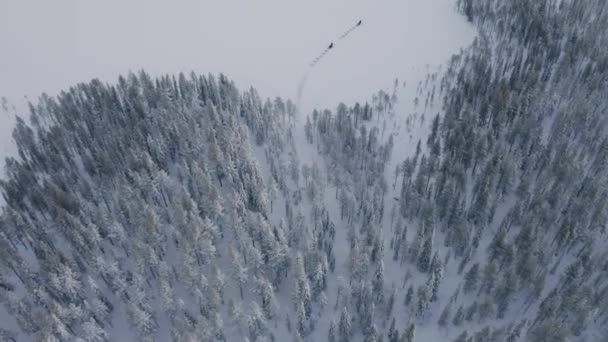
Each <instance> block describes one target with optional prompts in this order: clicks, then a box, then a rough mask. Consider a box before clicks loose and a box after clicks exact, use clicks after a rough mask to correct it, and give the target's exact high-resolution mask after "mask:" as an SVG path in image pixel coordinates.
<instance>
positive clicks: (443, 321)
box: [437, 301, 452, 327]
mask: <svg viewBox="0 0 608 342" xmlns="http://www.w3.org/2000/svg"><path fill="white" fill-rule="evenodd" d="M451 315H452V301H450V302H448V304H447V305H446V306H445V308H443V311H442V312H441V315H440V316H439V321H437V324H439V326H440V327H445V326H446V325H447V324H448V321H449V320H450V316H451Z"/></svg>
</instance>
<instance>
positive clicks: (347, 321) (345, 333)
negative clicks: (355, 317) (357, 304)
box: [339, 307, 352, 342]
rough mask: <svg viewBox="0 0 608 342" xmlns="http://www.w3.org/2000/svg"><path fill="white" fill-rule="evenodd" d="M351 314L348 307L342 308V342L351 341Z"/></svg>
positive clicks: (340, 333)
mask: <svg viewBox="0 0 608 342" xmlns="http://www.w3.org/2000/svg"><path fill="white" fill-rule="evenodd" d="M351 324H352V323H351V318H350V314H349V313H348V309H347V308H346V307H344V308H343V309H342V314H341V315H340V325H339V337H340V339H339V340H340V342H348V341H350V336H351V333H352V325H351Z"/></svg>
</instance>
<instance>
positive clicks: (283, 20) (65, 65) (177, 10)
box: [0, 0, 474, 160]
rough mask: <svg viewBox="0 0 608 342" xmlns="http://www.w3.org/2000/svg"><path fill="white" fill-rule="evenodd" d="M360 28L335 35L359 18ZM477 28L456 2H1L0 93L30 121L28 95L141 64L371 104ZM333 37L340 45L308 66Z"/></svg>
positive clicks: (2, 124) (0, 155) (4, 132)
mask: <svg viewBox="0 0 608 342" xmlns="http://www.w3.org/2000/svg"><path fill="white" fill-rule="evenodd" d="M359 20H362V21H363V25H362V26H361V27H359V28H358V29H356V30H355V31H354V32H352V34H350V35H349V36H348V37H347V38H346V39H344V40H340V41H338V37H339V36H340V35H341V34H342V33H344V31H346V30H347V29H348V28H349V27H352V26H353V25H354V24H356V23H357V21H359ZM473 35H474V29H473V27H472V26H471V25H469V24H467V23H466V22H465V20H464V18H463V17H462V16H461V15H459V14H458V13H457V12H456V11H455V1H453V0H335V1H322V0H309V1H284V0H259V1H246V0H224V1H210V0H202V1H201V0H178V1H157V0H153V1H147V0H137V1H128V2H124V1H120V0H108V1H102V2H97V1H95V2H93V1H91V2H82V1H73V0H58V1H52V2H47V1H37V0H6V1H2V2H0V46H2V55H1V56H0V75H2V77H0V97H6V98H7V99H8V101H9V103H10V104H14V105H16V106H17V109H18V112H19V113H20V115H21V116H22V117H25V118H27V117H28V116H29V114H28V113H27V112H26V108H27V107H26V106H25V102H26V101H25V100H24V96H27V98H28V99H30V100H35V99H36V98H37V97H38V96H39V95H40V94H41V93H43V92H46V93H48V94H49V95H56V94H58V93H59V92H60V91H61V90H62V89H66V88H68V87H70V86H72V85H74V84H76V83H78V82H86V81H88V80H90V79H92V78H99V79H100V80H102V81H104V82H112V83H113V82H115V81H116V80H117V77H118V75H120V74H126V73H128V72H129V71H134V72H136V71H138V70H141V69H144V70H146V71H147V72H148V73H150V74H151V75H153V76H158V75H162V74H167V73H169V74H174V73H177V72H180V71H181V72H190V71H194V72H196V73H204V74H206V73H209V72H211V73H220V72H222V73H224V74H226V75H227V76H228V77H229V78H231V79H233V80H234V81H235V82H236V84H237V85H238V87H239V88H240V89H247V88H248V87H249V86H253V87H255V88H256V89H258V91H259V92H260V93H261V95H262V97H274V96H282V97H286V98H291V99H293V100H294V101H295V100H296V92H297V87H298V84H299V83H300V82H301V80H302V78H303V76H304V75H305V74H306V73H307V72H309V71H310V73H309V75H308V79H307V82H306V86H305V89H304V91H303V95H302V101H301V108H302V110H303V111H304V112H309V111H310V110H311V109H312V108H314V107H323V108H325V107H330V108H331V107H335V106H336V105H337V104H338V103H339V102H344V103H347V104H352V103H354V102H355V101H361V102H362V101H365V100H368V99H369V98H370V96H371V94H372V93H374V92H376V91H377V90H379V89H381V88H387V87H389V86H391V85H392V82H393V80H394V79H395V78H399V80H400V81H407V82H408V83H409V84H413V83H414V82H416V81H417V80H419V79H420V78H421V77H423V75H424V74H425V73H426V66H433V67H434V66H436V65H439V64H442V63H444V62H445V61H446V60H447V59H448V57H449V56H450V55H451V54H453V53H456V52H457V51H458V49H459V48H461V47H464V46H466V45H468V44H469V43H470V41H471V40H472V37H473ZM330 42H334V44H335V47H334V48H333V49H332V50H331V51H330V52H329V53H328V54H327V55H326V56H325V57H324V58H323V59H322V60H321V61H320V62H319V63H318V64H317V66H316V67H315V68H314V69H313V70H309V69H308V68H309V67H308V66H309V63H310V62H311V61H312V60H313V59H314V58H315V57H317V56H318V55H319V54H320V53H321V52H322V51H323V50H324V49H325V48H327V46H328V45H329V43H330ZM13 118H14V111H12V110H9V111H8V113H7V111H3V113H2V115H0V159H2V160H4V157H5V156H7V155H14V152H15V149H14V147H12V145H13V142H12V138H11V135H10V132H11V131H12V126H13V124H14V119H13Z"/></svg>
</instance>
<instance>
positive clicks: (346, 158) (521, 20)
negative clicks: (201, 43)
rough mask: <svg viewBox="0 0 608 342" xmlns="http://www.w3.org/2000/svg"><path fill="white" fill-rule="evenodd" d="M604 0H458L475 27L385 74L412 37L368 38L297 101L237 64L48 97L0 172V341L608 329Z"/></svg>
mask: <svg viewBox="0 0 608 342" xmlns="http://www.w3.org/2000/svg"><path fill="white" fill-rule="evenodd" d="M430 3H432V4H434V3H435V2H430ZM354 6H363V7H362V8H367V9H368V10H369V11H368V12H369V20H368V19H366V21H365V24H364V25H365V27H367V25H369V26H370V27H376V30H380V28H383V29H388V28H389V27H391V25H390V22H391V21H390V20H387V19H386V18H393V17H396V16H397V14H393V15H387V14H386V13H383V14H382V15H380V13H379V12H380V10H379V9H377V8H376V7H374V6H372V5H368V4H367V3H365V4H363V3H361V4H359V3H357V4H356V5H354ZM365 6H369V7H365ZM429 6H430V7H429V8H430V9H433V10H437V11H439V7H438V8H434V7H433V5H429ZM606 6H607V5H606V4H605V2H603V1H601V0H593V1H587V2H584V3H583V2H581V1H547V2H537V1H533V0H521V1H514V2H508V3H504V2H502V1H498V0H492V1H487V0H483V1H482V0H459V1H458V4H457V7H458V10H459V11H460V13H461V15H462V18H463V19H462V20H468V21H470V22H471V23H472V25H475V26H476V27H477V29H478V30H479V36H478V37H477V38H476V39H475V40H474V41H473V42H472V43H471V44H470V46H469V47H468V48H466V49H464V50H461V51H460V52H458V53H457V54H456V55H453V56H451V57H450V55H449V54H450V51H448V50H445V54H442V53H439V52H437V54H436V55H434V56H433V57H432V58H431V57H430V56H429V57H428V59H427V60H428V62H429V63H428V64H429V65H428V66H424V67H423V66H420V65H419V64H416V68H414V69H413V70H409V71H408V70H406V69H407V67H406V69H404V68H403V67H399V68H394V69H392V70H393V73H392V74H391V75H392V76H393V77H391V79H390V83H389V81H386V78H387V77H388V74H382V72H380V71H379V72H371V71H369V70H376V69H375V68H374V67H373V63H375V62H378V63H381V62H382V61H383V60H385V61H386V63H387V64H388V65H401V64H399V62H398V61H397V60H393V59H392V58H397V59H398V58H402V56H403V54H405V51H406V50H407V48H406V47H403V46H400V45H399V44H393V45H392V48H393V50H383V48H382V45H383V44H381V43H382V40H379V39H378V38H377V36H376V37H375V38H373V37H372V36H371V35H370V34H371V33H370V32H373V30H374V29H370V30H369V31H366V30H363V29H361V30H359V31H357V32H356V33H357V34H353V35H352V37H353V39H352V40H349V41H348V42H346V40H345V42H344V43H343V45H340V43H336V48H335V50H331V51H330V52H331V53H328V54H327V55H326V57H324V59H323V60H322V62H321V63H319V64H318V67H317V66H316V67H315V68H313V69H309V70H308V72H306V70H303V74H307V75H308V78H307V79H306V84H305V88H304V91H303V92H302V94H301V95H302V98H300V99H299V100H301V101H302V102H301V105H300V106H299V107H298V106H297V103H296V102H294V100H295V98H296V97H297V95H295V91H296V89H295V88H293V91H294V92H293V93H290V94H287V95H288V97H289V98H293V99H287V98H282V97H275V98H269V99H266V98H264V97H262V96H260V94H259V93H258V91H257V90H256V88H254V87H248V84H247V82H244V83H245V87H244V88H239V85H240V84H239V83H238V82H233V81H232V80H231V79H229V78H228V77H226V76H225V75H223V74H208V75H200V74H196V73H191V74H183V73H178V74H176V75H175V76H163V77H159V78H154V77H152V76H150V75H149V74H147V73H146V72H139V73H137V74H129V75H127V76H124V77H120V78H119V80H118V81H117V82H112V83H108V84H105V83H102V82H101V81H99V80H93V81H91V82H88V83H80V84H78V85H75V86H73V87H71V88H69V89H68V90H65V91H64V92H62V93H61V94H60V95H58V96H56V97H50V96H46V95H44V96H42V97H40V99H39V100H38V101H36V102H35V103H33V104H32V107H31V111H30V112H29V113H28V114H27V115H24V118H27V120H26V119H18V120H17V126H16V128H15V131H14V133H13V136H14V138H15V141H16V144H17V148H18V155H17V156H18V158H15V159H8V160H7V162H6V178H5V180H2V181H0V185H1V188H2V193H3V195H4V199H5V200H6V203H7V205H6V206H5V208H4V210H3V212H2V215H1V217H0V253H1V255H0V302H1V303H2V304H3V305H2V306H0V338H1V339H3V340H8V341H22V340H24V341H26V340H39V341H54V340H59V341H73V340H85V341H124V340H146V341H155V340H158V341H170V340H173V341H243V340H245V341H251V342H253V341H329V342H347V341H365V342H377V341H389V342H414V341H417V342H419V341H458V342H469V341H471V342H482V341H483V342H485V341H505V342H516V341H552V342H553V341H603V340H606V338H608V331H606V329H605V326H606V323H608V299H607V298H608V297H607V296H606V293H608V251H606V248H605V246H606V243H607V242H608V241H607V237H606V224H607V220H608V210H607V206H608V187H607V185H608V178H607V176H606V175H607V172H606V171H607V170H606V167H607V166H608V165H606V163H607V161H608V159H607V157H608V135H607V131H606V127H607V124H608V121H607V119H606V116H605V112H606V110H607V109H608V102H607V101H606V100H605V94H606V91H607V90H608V89H607V87H608V83H606V82H605V80H606V79H608V68H607V66H608V54H607V53H606V52H607V51H606V46H608V45H606V44H600V43H602V42H607V41H608V31H607V30H604V29H603V28H605V24H606V23H607V22H608V11H607V10H608V8H606ZM442 8H443V7H442ZM438 13H443V12H438ZM381 19H384V22H383V21H382V20H381ZM412 19H413V18H412ZM379 27H380V28H379ZM463 27H466V25H465V26H463ZM378 32H379V31H377V32H375V33H378ZM399 35H404V36H405V35H407V34H406V33H405V32H401V33H399V34H398V36H399ZM431 36H432V35H429V37H431ZM357 39H360V40H357ZM462 43H466V39H464V38H463V41H462ZM374 44H375V45H374ZM362 46H364V47H366V48H372V50H373V53H371V54H368V55H367V56H368V57H369V58H367V59H366V60H365V61H358V60H357V58H355V57H353V56H356V55H357V52H356V50H357V48H360V47H362ZM338 47H340V49H338ZM456 47H457V46H455V47H452V48H453V49H455V48H456ZM321 48H323V47H321ZM400 48H403V50H400ZM390 51H395V53H394V54H391V53H389V52H390ZM453 52H457V51H453ZM414 55H415V56H424V53H423V51H417V52H416V53H414ZM418 58H420V57H418ZM343 61H348V62H347V63H346V62H345V63H343ZM402 65H404V66H407V65H408V64H407V62H403V64H402ZM389 69H390V68H388V69H386V70H389ZM378 70H385V69H383V68H379V69H378ZM368 71H369V72H368ZM379 74H382V76H378V75H379ZM328 75H332V76H328ZM299 77H300V75H298V76H297V77H295V78H294V79H292V80H291V81H289V82H288V83H289V84H293V85H295V84H296V83H298V79H299ZM321 79H324V81H322V82H321V81H320V80H321ZM300 80H301V79H300ZM332 82H335V83H332ZM359 82H360V83H359ZM376 82H378V83H376ZM261 83H264V82H261ZM347 83H355V85H351V86H348V87H345V86H343V85H345V84H347ZM262 87H264V85H262ZM369 87H373V90H370V88H369ZM243 89H248V90H245V91H244V90H243ZM277 94H278V95H282V93H281V92H280V91H277ZM361 97H363V98H361ZM312 99H314V100H312ZM326 101H327V102H326ZM298 102H299V101H298Z"/></svg>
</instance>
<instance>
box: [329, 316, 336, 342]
mask: <svg viewBox="0 0 608 342" xmlns="http://www.w3.org/2000/svg"><path fill="white" fill-rule="evenodd" d="M337 341H338V336H337V331H336V321H335V320H333V319H332V320H331V321H330V322H329V331H328V332H327V342H337Z"/></svg>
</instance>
